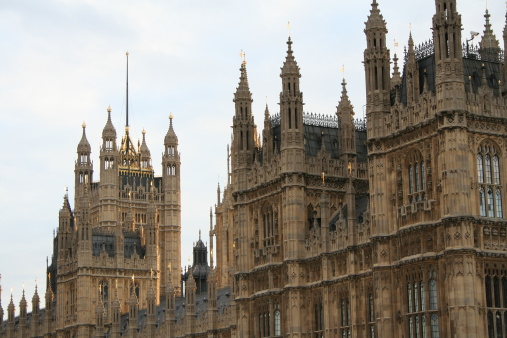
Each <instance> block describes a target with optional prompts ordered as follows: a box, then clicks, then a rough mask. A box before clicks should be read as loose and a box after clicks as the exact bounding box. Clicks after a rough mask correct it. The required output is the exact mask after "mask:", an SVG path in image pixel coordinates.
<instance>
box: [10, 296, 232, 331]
mask: <svg viewBox="0 0 507 338" xmlns="http://www.w3.org/2000/svg"><path fill="white" fill-rule="evenodd" d="M195 302H196V304H195V315H196V319H199V318H200V317H201V316H203V314H204V313H205V312H206V311H207V310H208V294H207V293H202V294H200V295H196V298H195ZM231 302H232V295H231V288H230V287H225V288H222V289H219V290H217V310H218V313H219V314H221V313H224V312H225V309H226V308H227V307H228V306H230V305H231ZM175 307H176V308H175V319H176V322H180V321H181V320H182V319H183V318H184V317H185V315H186V299H185V297H177V298H176V299H175ZM165 309H166V303H165V299H164V300H163V301H162V302H160V304H159V305H158V306H157V310H156V311H157V312H156V323H157V324H156V325H157V326H159V325H160V324H161V323H163V322H164V321H165ZM147 319H148V313H147V310H146V309H142V310H139V318H138V320H139V321H138V329H139V330H142V329H143V328H145V327H146V324H147ZM128 324H129V318H128V313H125V314H123V315H122V316H121V322H120V329H121V331H122V333H123V334H125V333H126V332H127V330H128ZM4 326H5V325H4Z"/></svg>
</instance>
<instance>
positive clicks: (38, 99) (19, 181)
mask: <svg viewBox="0 0 507 338" xmlns="http://www.w3.org/2000/svg"><path fill="white" fill-rule="evenodd" d="M378 2H379V7H380V9H381V12H382V14H383V15H384V19H385V20H386V21H387V27H388V30H389V34H388V41H390V43H389V46H390V49H391V55H392V54H393V52H394V39H396V40H397V41H399V47H398V48H397V51H398V55H399V56H400V58H401V59H402V54H403V46H404V45H406V41H407V40H408V34H409V26H410V24H411V27H412V34H413V37H414V41H415V42H416V44H419V43H420V42H422V41H426V40H428V39H430V38H431V34H432V31H431V22H432V16H433V14H434V11H435V9H434V8H435V6H434V1H431V0H427V1H416V0H407V1H399V0H378ZM370 4H371V1H369V0H357V1H344V0H334V1H331V0H318V1H306V0H215V1H209V0H184V1H183V0H179V1H175V0H171V1H161V0H160V1H154V0H153V1H134V0H126V1H104V0H46V1H40V0H31V1H30V0H2V1H1V2H0V41H2V52H1V53H0V116H1V124H0V144H1V145H2V146H3V147H4V150H3V151H2V157H3V160H2V161H0V173H1V175H0V206H1V211H2V218H1V221H0V234H1V238H2V240H1V244H0V274H2V281H1V284H2V289H3V294H2V305H3V307H4V309H6V306H7V303H8V301H9V299H8V298H9V294H10V289H11V288H13V292H14V299H15V304H16V308H17V307H18V305H19V300H20V297H21V290H22V283H23V282H25V284H26V286H25V288H26V293H27V297H28V299H29V300H30V299H31V297H32V294H33V289H34V284H35V278H36V277H38V278H39V280H40V281H41V282H39V287H40V294H43V293H44V289H45V283H44V280H45V278H44V276H45V267H46V256H50V255H51V253H52V233H53V229H55V228H56V227H57V226H58V211H59V209H60V207H61V205H62V199H63V195H64V187H65V186H69V191H70V196H71V198H72V199H71V200H72V201H73V182H74V172H73V171H74V161H75V159H76V146H77V143H78V142H79V140H80V138H81V124H82V123H83V121H86V124H87V126H88V127H87V135H88V140H89V141H90V143H91V146H92V157H93V159H94V162H95V163H98V153H99V145H100V135H101V132H102V128H103V127H104V124H105V122H106V117H107V113H106V108H107V106H108V105H109V104H110V105H111V107H112V109H113V112H112V119H113V123H114V125H115V127H116V129H117V131H118V134H119V135H122V134H123V126H124V118H125V104H124V100H125V51H127V50H128V51H129V52H130V59H129V64H130V72H129V73H130V74H129V77H130V84H129V87H130V106H129V107H130V108H129V111H130V114H131V115H130V124H131V130H132V132H131V135H134V137H135V138H137V137H141V130H142V129H143V128H145V129H146V131H147V133H146V139H147V143H148V146H149V148H150V150H151V154H152V158H153V165H154V167H155V170H156V174H157V175H160V173H161V170H160V162H161V153H162V149H163V139H164V135H165V133H166V131H167V128H168V119H167V116H168V115H169V113H170V112H172V113H173V114H174V128H175V131H176V133H177V135H178V137H179V142H180V145H179V149H180V152H181V161H182V174H181V187H182V263H183V264H187V262H188V258H189V257H190V255H191V250H192V242H193V241H195V240H197V238H198V230H199V229H203V234H207V230H208V227H209V208H210V206H212V205H214V204H215V203H216V187H217V183H218V182H220V185H221V186H222V187H223V186H224V182H225V179H226V146H227V144H228V143H229V142H230V132H231V130H230V126H231V124H232V116H233V112H234V104H233V102H232V98H233V93H234V91H235V89H236V86H237V84H238V79H239V66H240V62H241V60H240V57H239V53H240V50H245V51H246V54H247V62H248V64H247V70H248V79H249V83H250V89H251V91H252V94H253V99H254V103H253V111H254V115H255V121H256V123H257V125H258V126H259V130H258V131H259V132H261V128H262V121H263V113H264V107H265V104H266V97H267V100H268V104H269V108H270V111H271V113H272V114H273V113H276V112H278V105H277V98H278V95H279V92H280V89H281V81H280V77H279V74H280V67H281V65H282V63H283V61H284V58H285V52H286V48H287V46H286V41H287V35H288V32H287V28H286V26H287V22H288V21H290V22H291V36H292V39H293V42H294V44H293V49H294V55H295V57H296V60H297V62H298V64H299V66H300V68H301V74H302V78H301V89H302V91H303V93H304V102H305V110H306V111H308V112H314V113H320V114H334V113H335V111H336V106H337V104H338V100H339V98H340V92H341V86H340V83H341V79H342V73H341V71H340V69H341V66H342V64H344V65H345V77H346V80H347V82H348V90H349V95H350V98H351V101H352V104H353V105H354V106H355V112H356V116H357V117H362V115H363V106H364V104H365V93H364V72H363V65H362V57H363V51H364V48H365V45H366V44H365V37H364V33H363V30H364V22H365V21H366V19H367V16H368V14H369V10H370V8H371V7H370ZM488 6H489V10H490V13H491V15H492V17H491V23H492V25H493V29H494V32H495V33H496V36H497V38H500V39H502V32H503V27H504V23H505V4H504V1H501V0H493V1H492V0H490V1H489V5H488ZM485 8H486V2H485V1H484V0H458V11H459V12H460V13H461V14H462V21H463V36H462V38H463V40H464V39H465V37H469V32H470V31H471V30H474V31H478V32H482V31H483V30H484V17H483V15H484V11H485ZM502 47H503V46H502ZM400 66H402V65H400ZM95 179H98V168H96V170H95ZM72 207H74V206H73V205H72ZM17 310H18V309H16V311H17Z"/></svg>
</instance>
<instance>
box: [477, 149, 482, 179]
mask: <svg viewBox="0 0 507 338" xmlns="http://www.w3.org/2000/svg"><path fill="white" fill-rule="evenodd" d="M477 177H478V181H479V183H484V165H483V160H482V155H477Z"/></svg>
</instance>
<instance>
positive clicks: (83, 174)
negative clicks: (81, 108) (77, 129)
mask: <svg viewBox="0 0 507 338" xmlns="http://www.w3.org/2000/svg"><path fill="white" fill-rule="evenodd" d="M91 152H92V150H91V147H90V143H89V142H88V139H87V138H86V124H85V123H83V136H81V141H79V144H78V145H77V160H76V164H75V169H74V176H75V185H74V187H75V193H74V200H75V204H76V205H77V204H78V203H77V202H78V200H79V199H80V198H81V197H82V196H83V194H84V191H85V188H84V187H85V186H86V185H89V184H90V183H91V182H92V180H93V163H92V160H91V156H90V155H91Z"/></svg>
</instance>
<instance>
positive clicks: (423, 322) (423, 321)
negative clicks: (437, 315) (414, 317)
mask: <svg viewBox="0 0 507 338" xmlns="http://www.w3.org/2000/svg"><path fill="white" fill-rule="evenodd" d="M421 326H422V336H423V338H426V316H424V315H423V316H422V318H421Z"/></svg>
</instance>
